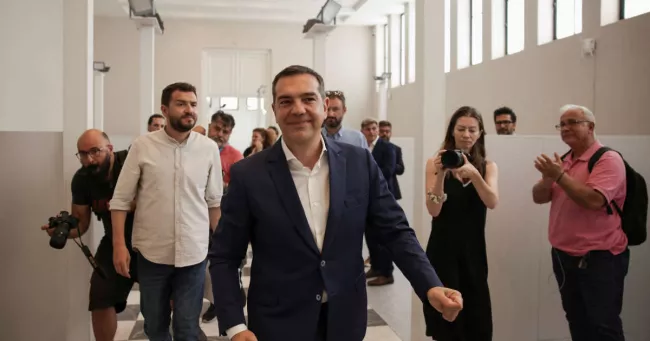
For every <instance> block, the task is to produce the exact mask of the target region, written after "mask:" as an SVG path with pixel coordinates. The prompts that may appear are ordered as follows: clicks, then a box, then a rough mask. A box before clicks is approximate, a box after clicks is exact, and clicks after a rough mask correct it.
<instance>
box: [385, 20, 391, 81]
mask: <svg viewBox="0 0 650 341" xmlns="http://www.w3.org/2000/svg"><path fill="white" fill-rule="evenodd" d="M388 35H389V32H388V24H385V25H384V72H389V71H388V70H390V67H389V65H388V56H389V55H390V45H389V41H388Z"/></svg>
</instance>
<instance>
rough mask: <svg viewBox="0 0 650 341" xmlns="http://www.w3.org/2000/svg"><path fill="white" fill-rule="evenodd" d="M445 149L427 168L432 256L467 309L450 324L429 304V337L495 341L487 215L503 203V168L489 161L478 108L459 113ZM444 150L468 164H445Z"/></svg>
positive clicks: (442, 340) (429, 249) (426, 314)
mask: <svg viewBox="0 0 650 341" xmlns="http://www.w3.org/2000/svg"><path fill="white" fill-rule="evenodd" d="M442 149H443V150H441V151H440V152H438V154H437V155H436V156H435V157H433V158H431V159H429V160H428V161H427V165H426V193H427V196H426V197H427V203H426V204H427V210H428V211H429V214H431V216H432V217H433V220H432V222H431V235H430V237H429V242H428V244H427V255H428V257H429V261H430V262H431V264H432V265H433V267H434V268H435V269H436V272H437V273H438V276H440V280H441V281H442V282H443V283H444V285H445V286H446V287H449V288H452V289H456V290H459V291H460V292H461V294H462V295H463V301H464V308H463V310H462V311H461V312H460V314H459V315H458V318H457V319H456V320H455V321H454V322H447V321H446V320H444V319H443V318H442V316H441V314H440V313H438V312H437V311H436V310H435V309H433V308H432V307H431V306H430V305H428V304H425V305H424V317H425V321H426V325H427V330H426V335H427V336H431V337H432V338H433V339H434V340H437V341H491V340H492V308H491V303H490V291H489V288H488V265H487V255H486V249H485V217H486V214H487V208H490V209H493V208H495V207H496V205H497V202H498V201H499V195H498V192H497V177H498V170H497V165H496V164H495V163H494V162H492V161H487V160H486V158H485V130H484V127H483V119H482V118H481V115H480V114H479V113H478V112H477V111H476V109H474V108H472V107H461V108H460V109H458V110H457V111H456V112H455V113H454V115H453V116H452V117H451V120H450V122H449V127H448V128H447V133H446V135H445V141H444V143H443V147H442ZM445 150H460V151H462V152H463V158H464V162H465V163H464V165H463V166H462V167H459V168H455V169H448V168H446V167H445V166H443V165H442V161H441V154H442V152H444V151H445Z"/></svg>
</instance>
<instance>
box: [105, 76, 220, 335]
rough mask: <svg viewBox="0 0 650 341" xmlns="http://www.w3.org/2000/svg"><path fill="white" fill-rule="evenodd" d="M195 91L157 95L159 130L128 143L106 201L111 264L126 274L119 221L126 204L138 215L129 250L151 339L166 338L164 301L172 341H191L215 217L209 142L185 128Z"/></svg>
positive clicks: (178, 86)
mask: <svg viewBox="0 0 650 341" xmlns="http://www.w3.org/2000/svg"><path fill="white" fill-rule="evenodd" d="M196 104H197V99H196V89H195V88H194V86H192V85H191V84H187V83H175V84H171V85H169V86H167V87H166V88H165V89H164V90H163V92H162V99H161V110H162V112H163V115H164V116H165V118H166V119H167V122H168V124H167V125H166V126H165V128H164V129H162V130H159V131H156V132H154V133H150V134H147V135H144V136H140V137H139V138H138V139H136V140H135V142H133V144H132V145H131V150H130V152H129V156H128V157H127V159H126V161H125V163H124V166H123V168H122V173H121V174H120V177H119V180H118V182H117V186H116V188H115V193H114V194H113V199H112V200H111V204H110V208H111V217H112V220H113V250H114V251H113V262H114V265H115V269H116V271H117V272H118V273H119V274H120V275H122V276H125V277H129V276H130V275H129V270H130V269H129V253H128V250H127V248H126V246H125V245H126V244H125V240H124V221H125V217H126V213H127V211H128V210H129V209H130V203H131V201H133V200H134V198H135V201H136V206H137V207H138V212H137V213H136V215H135V221H134V223H133V249H134V250H136V251H137V252H138V261H137V266H138V279H139V281H140V294H141V301H142V306H143V311H142V313H143V315H144V318H145V320H146V324H145V332H146V334H147V336H148V337H149V340H151V341H170V340H171V336H170V334H169V323H170V315H171V307H170V304H169V301H170V299H171V300H173V301H174V305H173V309H174V325H173V329H174V340H177V341H196V340H197V339H198V337H199V331H200V328H199V315H200V313H201V308H202V299H203V282H204V279H205V266H206V261H205V259H206V255H207V252H208V241H209V235H210V228H214V227H215V226H216V224H217V222H218V220H219V216H220V209H219V205H220V203H221V196H222V193H223V180H222V174H221V160H220V158H219V153H217V150H218V149H217V145H216V144H215V143H214V142H213V141H212V140H210V139H209V138H208V137H206V136H204V135H200V134H198V133H196V132H193V131H192V128H193V127H194V125H195V124H196V120H197V113H196Z"/></svg>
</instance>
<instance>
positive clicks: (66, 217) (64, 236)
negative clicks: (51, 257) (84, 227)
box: [49, 211, 79, 249]
mask: <svg viewBox="0 0 650 341" xmlns="http://www.w3.org/2000/svg"><path fill="white" fill-rule="evenodd" d="M78 224H79V220H78V219H77V218H75V217H73V216H71V215H70V213H68V212H67V211H61V212H60V213H59V215H58V216H56V217H50V219H49V225H50V228H53V229H54V232H53V233H52V237H51V238H50V246H51V247H53V248H55V249H63V247H65V243H66V242H67V241H68V236H69V235H70V230H72V229H74V228H76V227H77V225H78Z"/></svg>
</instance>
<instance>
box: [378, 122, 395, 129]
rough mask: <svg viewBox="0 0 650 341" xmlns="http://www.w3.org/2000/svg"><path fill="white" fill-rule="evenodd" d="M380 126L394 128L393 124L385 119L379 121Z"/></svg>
mask: <svg viewBox="0 0 650 341" xmlns="http://www.w3.org/2000/svg"><path fill="white" fill-rule="evenodd" d="M379 127H380V128H381V127H390V128H392V127H393V125H392V124H390V122H389V121H386V120H383V121H379Z"/></svg>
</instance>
